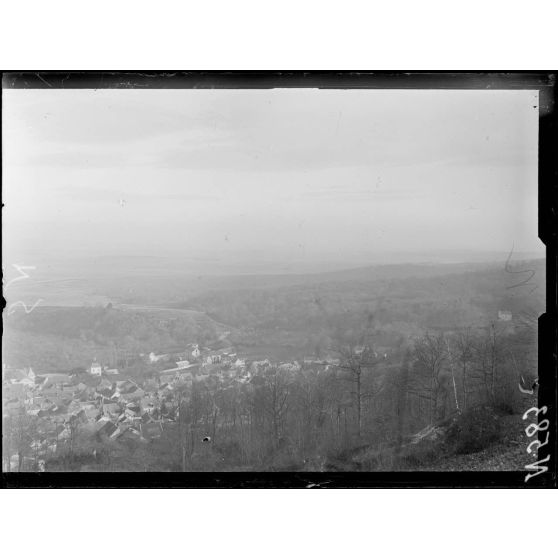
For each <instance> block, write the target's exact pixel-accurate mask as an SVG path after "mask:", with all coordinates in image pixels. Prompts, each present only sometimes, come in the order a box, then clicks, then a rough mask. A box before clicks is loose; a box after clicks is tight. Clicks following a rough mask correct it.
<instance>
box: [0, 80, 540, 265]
mask: <svg viewBox="0 0 558 558" xmlns="http://www.w3.org/2000/svg"><path fill="white" fill-rule="evenodd" d="M536 107H538V94H537V92H535V91H387V90H383V91H382V90H375V91H374V90H368V91H355V90H335V91H320V90H285V89H283V90H261V91H257V90H252V91H247V90H244V91H241V90H139V89H136V90H48V89H43V90H4V91H3V130H2V132H3V140H4V141H3V149H4V153H3V167H4V202H5V204H6V206H5V210H4V211H5V212H4V233H5V234H4V239H5V240H4V242H5V247H6V248H7V249H8V253H10V254H12V253H15V254H16V256H11V257H17V258H19V259H20V260H21V259H22V258H23V259H25V258H27V261H29V258H33V257H39V255H41V256H42V257H44V258H52V259H53V261H54V260H55V259H56V258H59V257H60V256H61V255H66V256H68V257H72V256H73V255H76V254H81V255H84V256H86V257H91V258H95V257H97V256H99V255H101V254H109V255H131V254H135V255H143V254H145V255H157V254H162V253H172V254H174V255H176V257H181V256H184V257H189V256H196V257H197V256H201V257H203V256H205V255H207V256H208V257H213V256H215V257H217V258H221V257H223V258H231V257H232V258H234V257H237V256H238V257H255V258H258V257H267V258H279V259H285V260H289V259H290V260H292V261H299V260H312V259H317V260H329V259H331V260H332V261H333V260H340V259H343V257H344V256H347V258H348V257H349V256H348V255H350V254H372V253H375V252H378V253H386V252H399V251H418V250H420V251H434V250H487V251H492V250H501V251H508V250H510V248H511V246H512V243H513V244H514V246H515V249H516V250H518V251H521V250H524V251H530V250H540V249H541V247H542V245H541V244H540V243H539V242H538V240H537V226H536V222H537V216H536V211H537V133H538V120H537V119H538V111H537V108H536ZM120 200H125V201H124V202H123V203H121V202H120ZM246 252H249V255H248V256H246V255H245V254H244V253H246ZM349 259H350V258H349ZM363 263H366V262H363Z"/></svg>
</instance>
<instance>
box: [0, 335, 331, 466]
mask: <svg viewBox="0 0 558 558" xmlns="http://www.w3.org/2000/svg"><path fill="white" fill-rule="evenodd" d="M137 362H142V363H143V364H144V366H145V365H146V366H147V367H148V370H149V371H150V372H149V373H148V374H147V375H145V376H141V377H139V376H137V375H132V374H130V373H127V374H123V373H122V372H120V371H119V370H118V369H117V368H110V367H109V366H107V365H104V364H103V363H101V362H98V361H97V360H95V361H94V362H92V363H91V365H90V366H89V367H88V368H84V369H73V370H72V371H71V372H56V373H40V372H39V371H34V370H32V369H31V368H24V369H17V368H12V367H10V366H8V365H7V364H6V363H3V367H2V391H3V424H4V429H3V430H4V433H5V444H4V448H5V449H6V448H10V451H9V452H8V455H6V452H4V456H3V460H4V463H3V466H4V470H6V471H39V472H40V471H45V470H47V469H45V467H46V463H47V462H48V460H49V459H51V458H54V457H56V456H60V455H68V454H70V453H72V452H73V450H74V444H75V442H76V438H77V435H78V432H79V436H80V437H81V439H83V438H86V439H88V440H90V441H91V452H92V453H93V454H94V453H96V451H97V449H96V447H97V446H98V444H103V443H109V442H110V443H115V442H116V443H123V444H130V443H132V444H134V443H138V444H149V442H151V441H153V440H155V439H157V438H160V437H161V435H162V433H163V432H164V431H165V430H166V429H172V428H173V427H175V426H176V424H177V422H178V421H179V408H180V402H181V401H184V398H187V397H188V395H189V394H190V393H191V390H192V387H193V386H194V385H197V386H201V387H203V389H204V390H205V391H206V392H213V393H214V392H216V391H218V390H220V389H225V390H226V389H230V388H232V387H235V386H236V387H242V386H245V387H248V388H249V387H250V385H251V384H252V383H253V382H257V378H258V376H259V375H260V374H261V373H263V372H265V371H266V370H267V369H269V368H270V367H272V366H274V367H276V369H277V371H278V372H280V373H281V374H282V375H283V376H288V375H292V374H295V373H297V372H299V371H301V370H302V369H309V368H312V369H315V370H324V371H325V370H330V369H332V368H335V367H336V365H338V364H339V360H338V359H336V358H333V357H331V356H328V357H327V358H324V359H316V358H305V359H304V360H303V361H302V362H298V361H293V362H280V363H272V362H271V361H270V360H269V359H264V360H257V361H247V360H246V359H243V358H239V357H238V356H237V354H236V352H235V350H234V349H233V348H232V347H229V346H225V347H221V348H218V349H210V348H207V347H201V348H200V346H199V344H195V343H191V344H188V345H187V346H186V348H185V349H184V350H182V351H180V352H174V353H164V354H161V353H155V352H150V353H149V354H144V353H142V354H139V355H137ZM127 370H130V368H127ZM31 423H32V424H33V427H32V428H30V427H29V425H30V424H31ZM7 438H8V439H7ZM9 438H11V442H12V443H9V442H10V439H9ZM24 438H27V439H26V440H25V439H24ZM6 442H8V443H6Z"/></svg>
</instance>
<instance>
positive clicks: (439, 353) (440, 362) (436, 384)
mask: <svg viewBox="0 0 558 558" xmlns="http://www.w3.org/2000/svg"><path fill="white" fill-rule="evenodd" d="M413 356H414V358H415V362H416V364H417V367H416V374H414V375H413V383H414V389H413V392H414V393H415V394H416V395H417V396H419V397H423V398H425V399H428V400H429V401H430V417H429V418H430V423H431V424H432V423H434V421H435V420H437V419H438V416H437V413H438V401H439V397H440V392H441V388H442V378H441V374H442V370H443V367H444V363H445V360H446V344H445V340H444V336H443V335H442V334H440V335H438V336H434V335H431V334H430V333H426V334H425V335H424V336H423V337H421V338H419V339H417V340H416V341H415V345H414V350H413Z"/></svg>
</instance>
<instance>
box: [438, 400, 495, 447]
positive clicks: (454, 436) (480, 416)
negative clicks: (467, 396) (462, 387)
mask: <svg viewBox="0 0 558 558" xmlns="http://www.w3.org/2000/svg"><path fill="white" fill-rule="evenodd" d="M500 437H501V429H500V420H499V416H498V414H497V413H496V411H495V409H494V408H492V407H488V406H483V407H476V408H473V409H470V410H468V411H466V412H465V413H463V414H461V415H459V416H458V417H456V418H455V420H454V421H453V422H452V424H451V425H450V426H449V428H448V430H447V432H446V438H445V444H444V445H445V446H446V447H447V448H448V449H449V450H451V451H452V452H453V453H457V454H463V453H473V452H477V451H482V450H483V449H485V448H487V447H488V446H490V445H491V444H493V443H494V442H496V441H497V440H499V439H500Z"/></svg>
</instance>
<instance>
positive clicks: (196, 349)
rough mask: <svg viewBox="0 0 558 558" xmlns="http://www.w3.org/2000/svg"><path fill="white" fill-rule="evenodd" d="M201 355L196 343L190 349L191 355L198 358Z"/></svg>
mask: <svg viewBox="0 0 558 558" xmlns="http://www.w3.org/2000/svg"><path fill="white" fill-rule="evenodd" d="M200 355H201V351H200V348H199V346H198V345H194V350H193V351H192V356H193V357H194V358H198V357H199V356H200Z"/></svg>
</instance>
